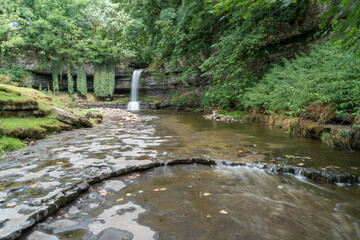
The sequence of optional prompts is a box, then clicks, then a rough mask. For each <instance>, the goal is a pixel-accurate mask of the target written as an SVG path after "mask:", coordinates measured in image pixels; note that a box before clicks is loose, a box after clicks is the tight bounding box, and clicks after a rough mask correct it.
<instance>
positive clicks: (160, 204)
mask: <svg viewBox="0 0 360 240" xmlns="http://www.w3.org/2000/svg"><path fill="white" fill-rule="evenodd" d="M114 181H116V182H117V183H121V184H120V185H122V186H123V185H126V187H124V188H122V189H121V190H119V191H117V190H111V189H109V188H108V186H109V182H111V184H112V183H114ZM106 189H108V191H107V193H106V194H105V195H104V194H103V191H104V190H106ZM359 197H360V188H359V187H358V186H356V185H353V186H346V187H338V186H336V185H331V184H326V183H314V182H311V181H308V180H306V179H305V178H299V177H294V176H292V175H274V174H270V173H269V172H267V171H264V170H261V169H257V168H247V167H227V166H212V167H210V166H202V165H177V166H169V167H159V168H155V169H151V170H147V171H144V172H138V173H133V174H130V175H125V176H122V177H117V178H115V179H112V180H109V181H104V182H102V183H99V184H95V185H93V187H92V188H91V189H89V191H88V192H87V193H83V194H81V195H80V196H79V198H78V199H77V200H76V201H75V202H73V203H71V204H68V205H66V206H65V207H63V208H62V209H61V210H60V211H59V212H58V213H56V214H54V215H52V216H51V217H49V218H47V219H46V220H45V221H44V222H43V223H40V224H37V225H36V226H35V228H34V229H32V230H31V231H29V232H27V233H26V234H25V235H24V236H23V238H24V239H29V237H30V236H32V235H33V234H34V233H37V234H38V233H39V232H42V233H43V234H47V235H48V236H49V239H50V237H53V238H54V239H56V238H58V239H64V240H67V239H84V240H85V239H139V240H144V239H161V240H162V239H164V240H165V239H179V240H182V239H184V240H185V239H186V240H187V239H199V240H207V239H358V238H359V237H360V233H359V232H360V228H359V226H360V220H359V219H360V202H359V199H360V198H359ZM94 204H96V207H93V205H94ZM64 219H65V220H64ZM65 223H66V224H65Z"/></svg>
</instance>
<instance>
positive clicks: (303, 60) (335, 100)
mask: <svg viewBox="0 0 360 240" xmlns="http://www.w3.org/2000/svg"><path fill="white" fill-rule="evenodd" d="M312 103H319V104H324V103H325V104H330V105H331V106H332V107H333V108H334V109H336V110H337V111H338V112H343V113H352V112H358V111H360V59H359V58H356V56H355V54H352V53H346V54H342V53H340V52H339V51H338V49H337V48H336V47H330V46H329V45H327V44H325V45H322V46H316V47H315V48H314V49H313V50H312V51H311V52H310V54H309V55H305V54H301V55H300V56H298V57H297V58H296V59H294V60H290V61H287V60H285V61H284V66H281V65H275V66H274V67H273V68H272V69H271V70H270V72H269V73H267V74H266V75H265V76H264V77H263V79H262V80H261V82H260V83H259V84H258V85H256V86H255V87H254V88H252V89H250V90H249V91H247V92H246V93H245V107H247V108H254V109H256V110H270V111H274V112H285V111H289V112H290V113H291V114H292V115H298V114H300V113H302V112H304V111H305V108H306V107H307V106H309V105H310V104H312Z"/></svg>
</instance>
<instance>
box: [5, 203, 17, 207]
mask: <svg viewBox="0 0 360 240" xmlns="http://www.w3.org/2000/svg"><path fill="white" fill-rule="evenodd" d="M16 205H17V203H16V202H12V203H8V204H7V205H6V207H14V206H16Z"/></svg>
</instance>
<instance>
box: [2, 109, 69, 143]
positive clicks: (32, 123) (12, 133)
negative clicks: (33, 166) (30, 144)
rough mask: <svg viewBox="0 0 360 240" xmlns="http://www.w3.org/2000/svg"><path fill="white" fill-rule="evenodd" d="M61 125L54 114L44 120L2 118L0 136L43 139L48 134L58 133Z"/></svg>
mask: <svg viewBox="0 0 360 240" xmlns="http://www.w3.org/2000/svg"><path fill="white" fill-rule="evenodd" d="M62 125H63V124H62V123H61V122H60V121H59V120H57V119H56V115H55V114H51V115H49V116H47V117H45V118H34V117H31V118H16V117H11V118H3V119H1V122H0V135H1V136H9V137H15V138H20V139H25V138H30V139H43V138H45V136H46V133H48V132H59V131H61V130H62V129H63V128H62Z"/></svg>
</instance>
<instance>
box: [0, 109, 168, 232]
mask: <svg viewBox="0 0 360 240" xmlns="http://www.w3.org/2000/svg"><path fill="white" fill-rule="evenodd" d="M102 111H103V112H104V113H106V117H105V121H104V123H103V124H100V125H98V126H95V127H94V128H92V129H80V130H76V131H72V132H64V133H60V134H57V135H52V136H50V137H48V138H47V139H45V140H40V141H38V142H36V143H35V145H34V146H30V147H28V148H26V149H23V150H20V151H17V152H13V153H11V154H10V153H9V154H7V155H6V156H4V157H2V158H0V169H1V170H0V238H1V239H14V238H17V237H19V236H20V234H21V232H22V231H23V230H24V229H26V228H28V227H30V226H32V225H33V224H34V223H35V222H37V221H39V220H41V219H42V218H44V217H45V216H47V215H48V214H50V213H51V212H54V211H56V210H57V209H58V207H59V206H61V205H63V204H64V203H66V202H69V201H70V200H72V199H74V198H75V197H76V196H77V195H78V194H79V192H80V191H82V190H85V189H87V188H88V187H89V184H90V183H92V182H97V181H101V180H102V179H105V178H108V177H110V176H112V175H119V174H122V173H126V172H129V171H132V170H134V169H142V168H147V167H149V166H152V164H153V163H154V161H155V160H156V156H157V153H156V151H148V150H146V147H148V146H156V145H159V144H160V143H161V142H162V141H164V140H162V139H160V137H157V136H155V135H154V132H155V129H154V127H153V126H151V125H147V124H146V121H148V120H150V119H152V117H146V116H143V117H142V118H141V120H140V118H139V117H138V116H137V115H135V114H132V113H129V112H126V111H124V110H109V109H102ZM140 121H143V124H139V122H140Z"/></svg>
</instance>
